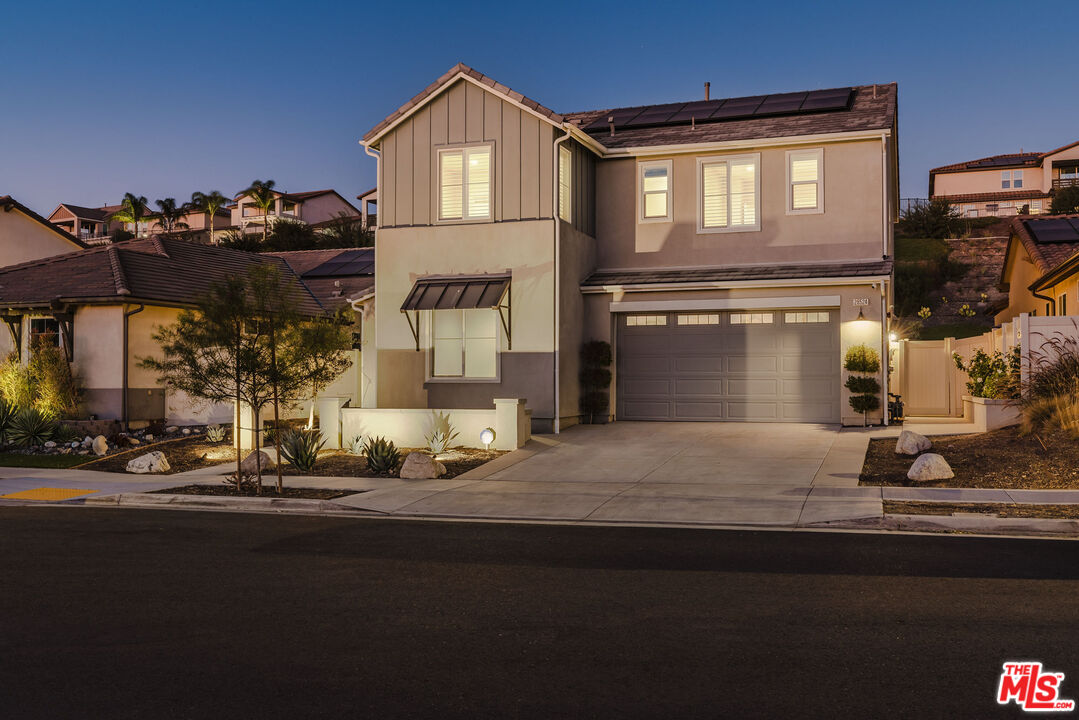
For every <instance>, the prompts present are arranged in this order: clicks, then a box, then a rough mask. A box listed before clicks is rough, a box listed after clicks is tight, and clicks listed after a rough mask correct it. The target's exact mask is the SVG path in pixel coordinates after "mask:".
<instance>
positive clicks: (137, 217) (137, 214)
mask: <svg viewBox="0 0 1079 720" xmlns="http://www.w3.org/2000/svg"><path fill="white" fill-rule="evenodd" d="M149 204H150V201H149V200H147V199H146V198H145V197H143V196H142V195H134V194H132V193H124V199H123V200H122V201H121V202H120V209H119V210H117V211H116V212H114V213H113V214H112V219H113V220H119V221H120V222H122V223H131V232H132V235H133V236H134V237H138V236H139V222H140V221H141V220H142V219H143V218H144V217H146V206H147V205H149Z"/></svg>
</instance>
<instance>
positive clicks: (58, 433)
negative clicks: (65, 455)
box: [52, 423, 82, 445]
mask: <svg viewBox="0 0 1079 720" xmlns="http://www.w3.org/2000/svg"><path fill="white" fill-rule="evenodd" d="M81 438H82V435H80V434H79V431H78V430H76V429H75V428H73V427H71V426H70V425H64V424H63V423H61V424H59V425H57V426H56V429H55V430H54V431H53V433H52V439H53V440H55V441H56V442H58V443H60V444H61V445H64V444H66V443H70V442H74V441H75V440H79V439H81Z"/></svg>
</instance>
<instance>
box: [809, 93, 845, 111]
mask: <svg viewBox="0 0 1079 720" xmlns="http://www.w3.org/2000/svg"><path fill="white" fill-rule="evenodd" d="M853 94H854V90H853V89H852V88H839V89H836V90H813V91H811V92H809V93H807V94H806V99H805V101H804V102H802V107H801V109H802V111H803V112H805V111H816V112H824V111H827V110H845V109H847V107H849V106H850V99H851V95H853Z"/></svg>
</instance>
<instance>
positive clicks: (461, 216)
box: [438, 145, 491, 220]
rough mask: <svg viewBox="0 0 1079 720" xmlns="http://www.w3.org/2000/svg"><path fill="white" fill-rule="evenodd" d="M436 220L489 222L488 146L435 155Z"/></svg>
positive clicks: (489, 174) (489, 156)
mask: <svg viewBox="0 0 1079 720" xmlns="http://www.w3.org/2000/svg"><path fill="white" fill-rule="evenodd" d="M438 178H439V188H438V219H439V220H489V219H490V218H491V146H490V145H476V146H474V147H465V148H452V149H446V150H439V151H438Z"/></svg>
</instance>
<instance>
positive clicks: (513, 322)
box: [361, 65, 898, 432]
mask: <svg viewBox="0 0 1079 720" xmlns="http://www.w3.org/2000/svg"><path fill="white" fill-rule="evenodd" d="M896 109H897V87H896V85H894V84H884V85H873V86H861V87H848V88H836V89H831V90H825V91H814V92H800V93H784V94H777V95H770V96H763V95H762V96H757V97H753V98H732V99H725V100H714V99H710V98H706V99H704V100H697V101H690V102H680V103H672V104H666V105H653V106H638V107H632V108H616V109H609V110H594V111H588V112H576V113H558V112H555V111H553V110H551V109H549V108H547V107H545V106H544V105H542V104H540V103H538V102H536V101H534V100H532V99H529V98H527V97H525V96H524V95H522V94H521V93H518V92H516V91H514V90H511V89H510V88H508V87H506V86H504V85H502V84H500V83H498V82H497V81H495V80H494V79H492V78H490V77H487V76H485V75H483V74H482V73H479V72H477V71H476V70H473V69H471V68H469V67H467V66H465V65H457V66H455V67H454V68H451V69H450V70H449V71H448V72H447V73H446V74H444V75H443V76H442V77H440V78H439V79H438V80H436V81H435V82H434V83H432V84H431V85H430V86H429V87H427V88H426V89H425V90H423V91H422V92H421V93H420V94H418V95H416V96H415V97H414V98H412V99H411V100H410V101H408V102H407V103H405V104H404V105H403V106H401V107H400V108H399V109H397V110H396V111H395V112H393V113H392V114H391V115H389V116H388V117H387V118H386V119H385V120H384V121H382V122H381V123H379V124H378V125H376V126H375V127H374V128H372V129H371V130H370V131H369V132H368V133H367V134H366V135H364V137H363V140H362V141H361V142H362V144H363V145H364V147H365V148H366V150H367V152H368V154H371V155H374V156H376V157H377V159H378V187H377V192H378V200H379V205H380V207H379V211H378V232H377V234H376V248H377V254H378V265H377V267H376V268H375V293H374V311H373V316H374V323H373V324H374V331H375V347H374V352H372V351H371V350H370V349H368V350H367V351H366V352H364V354H363V363H364V372H365V373H368V374H369V375H370V376H371V377H374V378H376V382H375V388H374V390H373V391H372V392H369V393H367V394H366V395H365V396H364V400H363V402H364V406H365V407H372V408H374V407H377V408H487V407H490V406H491V403H492V402H493V400H494V399H495V398H525V399H527V405H528V407H529V408H530V409H531V413H532V427H533V431H534V432H550V431H555V432H557V431H558V430H559V429H560V428H565V427H567V426H569V425H572V424H574V423H577V422H578V421H579V420H580V417H581V409H580V405H579V398H580V389H579V378H578V375H579V370H580V361H579V351H580V347H581V345H582V343H584V342H586V341H590V340H603V341H607V342H609V343H611V345H612V347H613V354H614V364H613V366H612V370H613V374H614V380H613V382H612V385H611V387H610V392H611V409H610V417H611V418H613V419H616V420H715V421H722V420H755V421H791V422H828V423H838V422H846V423H851V424H854V423H857V424H861V423H862V417H861V415H857V416H856V415H855V414H854V413H853V411H852V410H851V409H850V407H849V405H848V402H847V400H848V398H847V391H846V390H845V389H844V387H843V383H844V378H845V374H844V371H843V370H842V358H843V355H844V352H845V351H846V349H847V348H849V347H850V346H852V345H856V344H862V343H866V344H868V345H870V346H871V347H873V348H875V349H877V351H878V352H880V353H881V355H882V356H884V354H885V353H884V352H883V349H884V347H885V341H886V333H887V317H888V309H889V306H890V303H891V297H892V288H891V286H892V260H891V257H892V254H893V253H892V247H893V244H892V224H893V222H894V221H895V220H896V215H897V207H898V195H897V189H898V181H897V167H898V162H897V136H896V132H897V120H896ZM368 327H369V326H368ZM366 332H367V330H366V329H365V333H366ZM879 380H880V382H881V385H882V386H883V387H884V388H885V389H886V387H887V378H886V377H885V376H884V375H883V374H881V375H880V376H879ZM874 420H876V421H881V420H882V416H881V413H879V412H878V413H876V414H875V415H871V416H870V421H874Z"/></svg>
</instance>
